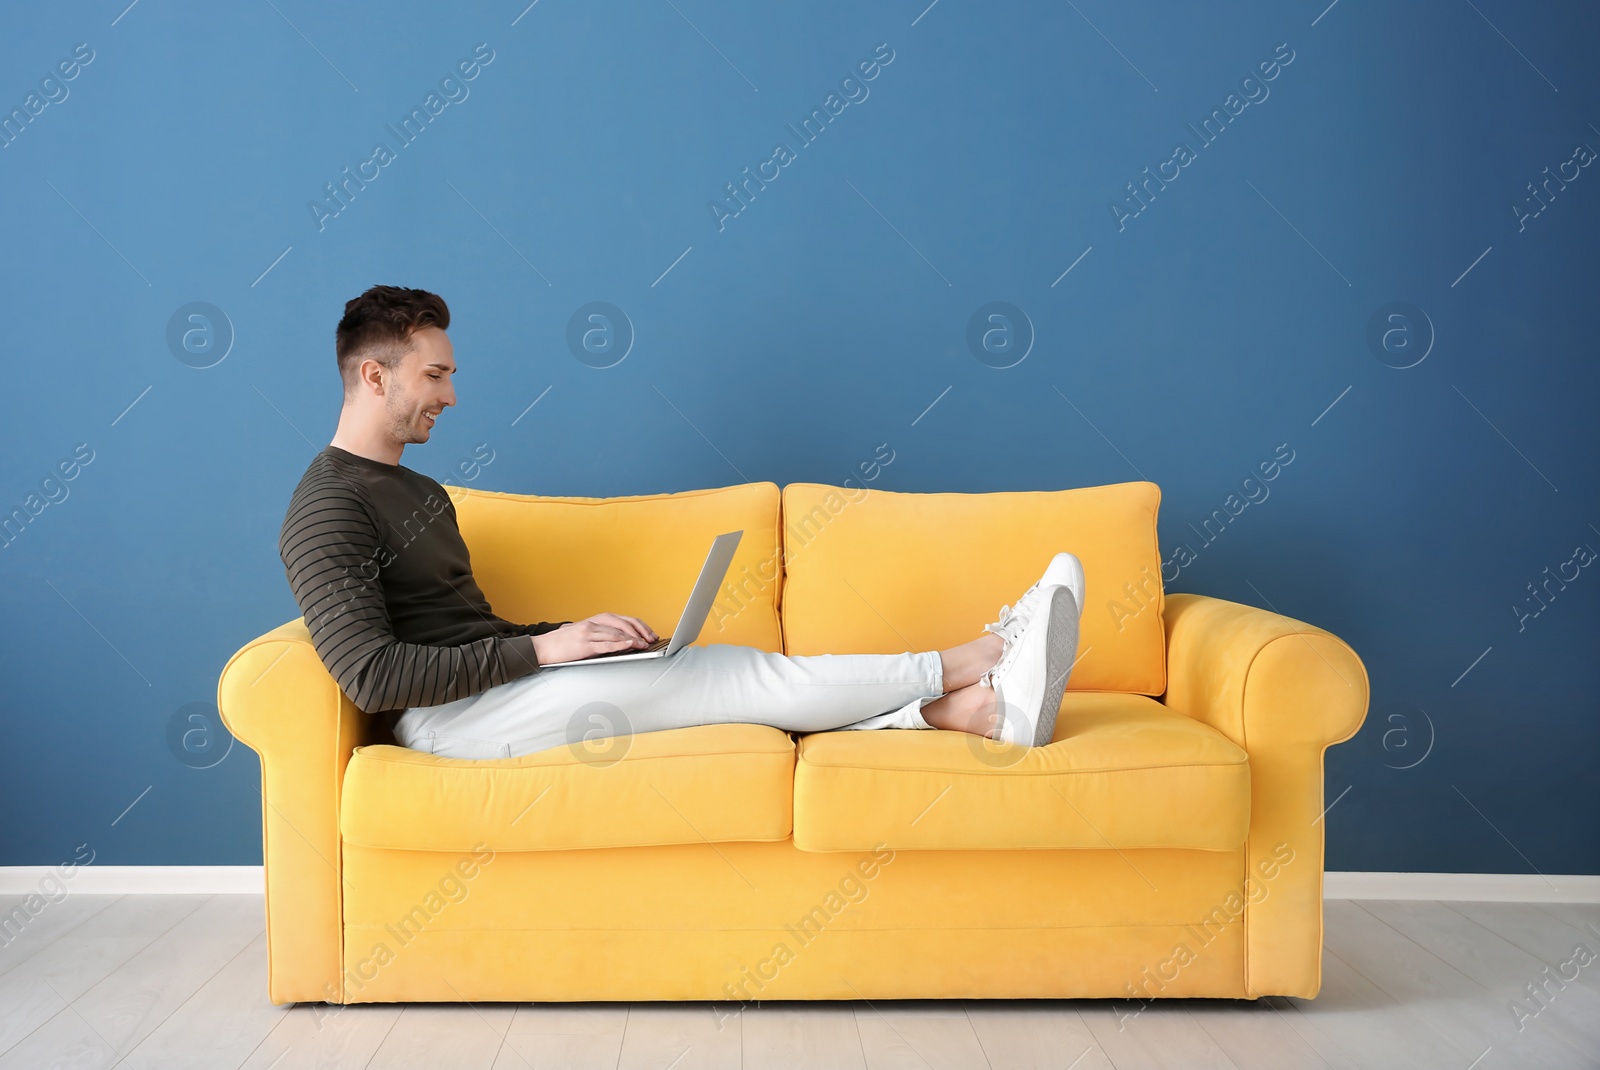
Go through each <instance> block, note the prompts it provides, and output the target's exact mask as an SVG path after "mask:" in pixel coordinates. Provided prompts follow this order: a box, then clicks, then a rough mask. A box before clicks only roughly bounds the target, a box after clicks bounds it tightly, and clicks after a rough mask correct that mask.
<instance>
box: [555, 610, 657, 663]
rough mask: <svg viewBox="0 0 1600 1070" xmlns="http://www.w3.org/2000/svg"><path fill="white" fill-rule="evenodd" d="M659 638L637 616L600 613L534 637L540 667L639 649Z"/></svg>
mask: <svg viewBox="0 0 1600 1070" xmlns="http://www.w3.org/2000/svg"><path fill="white" fill-rule="evenodd" d="M657 638H659V637H658V636H657V635H656V633H655V630H654V629H653V628H651V627H650V626H649V625H648V624H646V623H645V622H644V621H642V620H640V619H639V618H638V617H624V616H622V615H621V614H618V613H597V614H595V615H594V616H592V617H590V618H588V619H587V620H575V621H573V622H572V623H571V624H563V625H562V626H561V627H559V628H557V629H556V630H555V631H553V632H545V633H544V634H543V635H536V636H534V637H533V652H534V655H535V656H536V657H538V659H539V664H541V665H546V664H551V663H554V662H558V661H582V660H583V659H584V658H592V657H594V656H595V655H597V654H611V653H615V652H617V651H621V650H637V649H639V648H640V647H646V646H649V645H650V644H651V643H653V642H655V641H656V639H657Z"/></svg>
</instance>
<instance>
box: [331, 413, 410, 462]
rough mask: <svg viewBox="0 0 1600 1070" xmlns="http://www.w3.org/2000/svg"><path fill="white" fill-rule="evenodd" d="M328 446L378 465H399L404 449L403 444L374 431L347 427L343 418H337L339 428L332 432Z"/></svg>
mask: <svg viewBox="0 0 1600 1070" xmlns="http://www.w3.org/2000/svg"><path fill="white" fill-rule="evenodd" d="M328 445H330V446H337V447H339V448H340V449H342V450H344V451H346V452H347V453H353V454H355V455H356V456H357V457H365V458H367V459H368V460H369V461H377V462H379V463H380V464H399V463H400V453H401V451H403V450H404V449H405V448H406V447H405V443H403V442H396V441H394V440H393V439H391V438H389V437H388V436H387V435H385V434H383V433H382V432H379V431H376V430H369V431H365V432H363V431H361V430H359V429H357V428H355V427H351V426H349V425H348V423H347V421H346V420H345V418H344V417H343V416H341V417H340V418H339V427H338V429H337V430H335V431H334V433H333V441H332V442H330V443H328Z"/></svg>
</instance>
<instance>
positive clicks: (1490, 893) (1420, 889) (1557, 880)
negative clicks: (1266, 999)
mask: <svg viewBox="0 0 1600 1070" xmlns="http://www.w3.org/2000/svg"><path fill="white" fill-rule="evenodd" d="M1322 898H1324V899H1441V900H1451V901H1455V902H1462V901H1468V902H1470V901H1476V902H1480V903H1600V877H1596V876H1590V875H1588V874H1573V873H1549V874H1539V873H1363V872H1330V873H1326V874H1324V875H1323V881H1322Z"/></svg>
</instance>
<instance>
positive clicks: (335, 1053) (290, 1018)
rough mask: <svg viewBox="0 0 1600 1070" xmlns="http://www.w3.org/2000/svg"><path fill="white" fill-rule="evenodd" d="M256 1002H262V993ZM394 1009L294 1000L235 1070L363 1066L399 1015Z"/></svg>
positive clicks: (379, 1005)
mask: <svg viewBox="0 0 1600 1070" xmlns="http://www.w3.org/2000/svg"><path fill="white" fill-rule="evenodd" d="M261 1002H263V1003H265V1002H267V1000H266V997H265V996H262V997H261ZM400 1011H401V1006H399V1005H395V1004H389V1003H353V1004H347V1005H344V1006H328V1005H326V1004H322V1003H299V1004H296V1005H295V1006H293V1007H291V1008H289V1009H288V1012H287V1013H286V1014H285V1015H284V1016H283V1018H282V1019H281V1020H280V1021H279V1022H278V1025H277V1027H276V1028H275V1029H273V1031H272V1032H271V1033H269V1034H268V1035H267V1036H266V1038H265V1039H263V1040H262V1041H261V1044H260V1045H259V1046H258V1047H257V1048H256V1050H255V1051H253V1052H251V1053H250V1057H249V1058H248V1059H246V1060H245V1062H244V1063H243V1065H242V1066H241V1067H240V1070H332V1068H334V1067H346V1066H360V1067H365V1066H367V1065H368V1064H369V1063H370V1062H371V1061H372V1057H373V1055H374V1054H375V1053H376V1052H377V1050H378V1048H379V1046H380V1045H382V1044H383V1041H384V1039H385V1038H386V1037H387V1036H388V1035H389V1033H390V1031H391V1030H393V1029H394V1025H395V1023H396V1022H397V1021H399V1020H400Z"/></svg>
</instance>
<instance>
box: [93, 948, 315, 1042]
mask: <svg viewBox="0 0 1600 1070" xmlns="http://www.w3.org/2000/svg"><path fill="white" fill-rule="evenodd" d="M266 970H267V934H266V932H265V931H263V932H262V933H261V934H260V935H259V936H257V937H256V938H255V940H253V941H252V942H251V943H250V944H249V946H247V947H246V948H245V949H244V950H243V951H241V952H239V954H237V955H235V956H234V958H233V960H232V961H231V962H229V963H228V964H227V965H226V966H224V967H223V968H222V971H221V972H220V973H218V974H217V975H216V976H214V977H212V978H211V979H210V980H209V981H207V982H206V983H205V984H203V985H201V986H200V990H199V991H198V992H196V993H195V994H194V995H193V996H191V997H190V998H189V999H187V1000H185V1001H184V1003H183V1005H182V1006H180V1007H179V1008H178V1009H177V1010H176V1011H174V1012H173V1013H172V1015H171V1016H170V1017H168V1018H167V1020H166V1021H164V1022H162V1023H161V1025H160V1026H158V1027H157V1028H156V1029H155V1031H154V1032H152V1033H151V1034H150V1035H149V1036H147V1037H145V1038H144V1039H143V1040H142V1041H140V1042H139V1046H138V1047H136V1048H134V1049H133V1051H131V1052H129V1053H128V1058H127V1061H126V1062H125V1063H124V1064H123V1065H124V1066H126V1067H127V1068H128V1070H215V1068H216V1067H219V1066H226V1067H234V1066H239V1065H241V1064H243V1063H244V1061H245V1060H246V1059H248V1058H249V1057H250V1054H251V1052H253V1051H255V1049H256V1048H257V1047H258V1046H259V1045H260V1044H261V1042H262V1040H264V1039H265V1038H266V1037H267V1035H268V1034H270V1033H271V1032H272V1031H273V1030H274V1029H275V1028H277V1026H278V1023H279V1022H281V1021H283V1019H284V1016H285V1015H287V1014H288V1013H289V1008H288V1007H280V1006H278V1005H277V1004H274V1003H272V1002H271V1001H269V1000H267V999H266V998H265V997H264V996H263V994H262V986H261V979H262V977H264V976H265V975H266Z"/></svg>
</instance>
